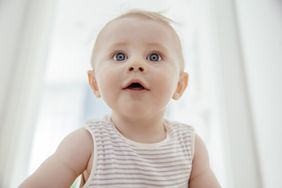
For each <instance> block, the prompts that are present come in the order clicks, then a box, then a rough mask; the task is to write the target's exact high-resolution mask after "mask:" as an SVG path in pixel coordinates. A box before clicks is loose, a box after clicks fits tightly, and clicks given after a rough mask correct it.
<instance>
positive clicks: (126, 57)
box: [111, 50, 164, 62]
mask: <svg viewBox="0 0 282 188" xmlns="http://www.w3.org/2000/svg"><path fill="white" fill-rule="evenodd" d="M119 53H121V54H124V55H125V59H124V60H120V61H125V60H127V59H128V56H127V55H126V53H125V52H124V51H120V50H118V51H115V52H113V53H112V54H111V58H112V59H114V60H115V61H118V60H117V59H115V56H116V55H117V54H119ZM152 54H157V55H158V56H159V59H160V60H158V61H152V62H159V61H162V60H163V59H164V58H163V55H162V53H161V52H159V51H151V52H150V53H149V54H148V55H147V56H146V60H148V61H151V60H149V56H150V55H152Z"/></svg>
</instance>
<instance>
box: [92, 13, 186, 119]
mask: <svg viewBox="0 0 282 188" xmlns="http://www.w3.org/2000/svg"><path fill="white" fill-rule="evenodd" d="M178 50H180V47H179V45H178V43H177V40H176V36H175V33H174V32H173V31H172V30H171V28H169V27H168V26H166V25H164V24H162V23H159V22H156V21H152V20H149V19H145V18H139V17H125V18H121V19H118V20H115V21H113V22H111V23H110V24H108V25H107V26H106V27H105V28H104V29H103V31H102V32H101V33H100V35H99V37H98V39H97V41H96V46H95V56H94V58H93V59H94V65H95V66H94V67H95V68H94V70H93V71H90V72H89V78H90V85H91V87H92V89H93V90H94V92H95V94H96V96H99V95H101V96H102V97H103V99H104V100H105V102H106V103H107V104H108V105H109V106H110V107H111V109H112V110H113V112H114V113H117V114H120V115H131V116H145V115H147V116H148V115H152V116H154V115H157V114H156V113H163V112H164V110H165V107H166V105H167V104H168V102H169V101H170V99H171V98H172V97H175V98H178V97H179V96H180V95H181V94H182V92H183V91H182V90H184V89H185V87H186V84H187V75H185V76H186V77H185V76H183V74H184V73H181V71H180V62H179V60H180V58H179V52H178ZM183 79H184V80H183ZM185 79H186V81H185ZM181 84H182V86H184V89H183V88H182V89H179V85H181ZM182 86H181V87H182ZM179 91H180V93H179ZM176 95H178V96H176Z"/></svg>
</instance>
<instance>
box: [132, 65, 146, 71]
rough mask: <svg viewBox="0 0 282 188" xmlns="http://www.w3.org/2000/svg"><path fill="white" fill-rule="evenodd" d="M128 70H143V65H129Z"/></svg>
mask: <svg viewBox="0 0 282 188" xmlns="http://www.w3.org/2000/svg"><path fill="white" fill-rule="evenodd" d="M128 70H129V71H130V72H132V71H133V72H135V71H140V72H144V67H143V66H141V65H136V66H134V65H131V66H129V68H128Z"/></svg>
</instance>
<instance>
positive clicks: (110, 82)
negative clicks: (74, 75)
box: [96, 71, 120, 103]
mask: <svg viewBox="0 0 282 188" xmlns="http://www.w3.org/2000/svg"><path fill="white" fill-rule="evenodd" d="M100 72H102V73H97V77H96V80H97V83H98V88H99V92H100V94H101V96H102V98H103V99H104V100H105V102H106V103H108V102H109V100H110V101H111V100H114V96H115V93H116V92H117V89H118V87H119V85H120V84H119V78H118V77H117V76H116V74H114V73H112V72H108V71H100Z"/></svg>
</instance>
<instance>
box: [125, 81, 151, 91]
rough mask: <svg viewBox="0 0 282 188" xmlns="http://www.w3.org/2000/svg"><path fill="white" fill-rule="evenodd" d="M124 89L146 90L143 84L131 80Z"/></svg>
mask: <svg viewBox="0 0 282 188" xmlns="http://www.w3.org/2000/svg"><path fill="white" fill-rule="evenodd" d="M124 89H128V90H137V91H138V90H148V89H147V88H146V87H145V86H143V84H141V83H139V82H132V83H130V84H129V85H128V86H126V87H125V88H124Z"/></svg>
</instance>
